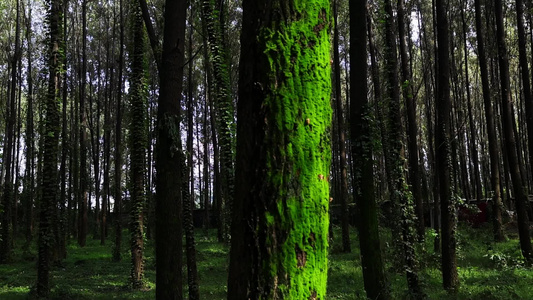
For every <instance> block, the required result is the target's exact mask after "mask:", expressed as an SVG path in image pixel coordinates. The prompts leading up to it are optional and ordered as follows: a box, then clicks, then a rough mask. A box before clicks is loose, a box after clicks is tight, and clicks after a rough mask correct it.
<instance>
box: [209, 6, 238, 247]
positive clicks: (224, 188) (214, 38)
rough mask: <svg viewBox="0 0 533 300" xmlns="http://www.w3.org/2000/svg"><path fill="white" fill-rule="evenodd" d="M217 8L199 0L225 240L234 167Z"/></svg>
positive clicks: (226, 71)
mask: <svg viewBox="0 0 533 300" xmlns="http://www.w3.org/2000/svg"><path fill="white" fill-rule="evenodd" d="M222 13H223V12H222V10H221V5H217V1H215V0H203V2H202V19H203V21H204V22H205V27H206V32H207V39H208V42H209V43H208V44H209V50H210V53H211V56H210V59H211V62H212V64H213V79H214V80H213V81H212V83H213V89H214V93H213V94H214V96H215V97H214V101H213V103H214V107H215V117H216V125H217V126H216V127H217V129H218V133H219V140H218V142H219V145H220V148H219V152H220V153H219V161H220V175H221V176H219V177H218V180H219V183H220V187H221V194H220V196H221V198H219V200H220V201H221V204H223V213H221V214H220V216H219V217H220V218H222V221H223V226H224V228H223V236H224V239H225V240H227V236H228V233H229V225H230V220H229V219H230V215H231V213H230V212H231V207H232V202H233V200H232V199H233V190H234V172H233V169H234V166H233V146H234V142H233V136H234V134H233V129H232V128H233V124H234V121H233V118H234V108H233V101H232V98H231V94H230V93H231V85H230V67H229V63H228V56H227V52H226V45H225V43H224V30H223V28H224V27H223V23H222V21H221V18H220V16H221V14H222Z"/></svg>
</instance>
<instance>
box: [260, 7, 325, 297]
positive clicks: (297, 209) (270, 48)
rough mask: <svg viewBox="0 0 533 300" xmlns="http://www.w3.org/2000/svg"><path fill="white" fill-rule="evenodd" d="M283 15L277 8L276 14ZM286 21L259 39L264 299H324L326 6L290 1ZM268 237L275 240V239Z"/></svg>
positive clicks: (264, 30)
mask: <svg viewBox="0 0 533 300" xmlns="http://www.w3.org/2000/svg"><path fill="white" fill-rule="evenodd" d="M280 10H283V8H280ZM290 11H291V12H292V15H291V16H289V17H286V18H287V19H288V20H286V19H284V17H283V16H284V14H282V13H280V15H279V16H278V17H279V20H278V21H275V22H273V23H272V24H271V26H270V27H269V28H264V29H263V30H262V32H261V34H260V36H259V37H258V41H259V42H260V43H263V45H264V47H263V49H265V50H264V54H265V55H266V57H267V59H268V64H269V67H270V74H269V79H270V83H271V84H270V86H269V87H268V88H267V90H268V91H269V94H268V96H267V99H266V100H265V109H266V110H267V113H266V116H267V122H268V124H271V125H270V126H271V127H270V128H269V129H268V132H267V134H266V139H265V143H266V144H267V145H268V146H269V147H266V148H267V149H269V150H268V151H269V153H267V168H268V178H269V181H270V182H269V185H270V186H271V187H273V188H274V189H275V190H276V191H277V197H278V198H277V199H275V200H276V205H275V206H274V207H275V208H276V210H275V211H270V212H267V213H266V216H265V218H266V223H267V224H266V226H267V227H268V232H275V233H276V234H272V235H270V237H269V238H267V242H266V243H267V245H271V246H272V247H273V248H274V249H272V251H271V255H270V256H269V261H266V262H264V264H263V266H264V268H265V270H264V274H268V276H270V277H272V282H274V286H273V288H274V289H275V290H274V291H272V292H271V294H270V296H269V297H268V299H270V298H273V297H277V298H280V299H325V294H326V282H327V250H328V227H329V217H328V209H329V183H328V174H329V167H330V166H329V164H330V160H331V154H330V140H329V126H330V124H331V107H330V93H331V79H330V71H331V70H330V65H329V62H330V44H329V37H328V27H329V16H330V8H329V1H323V0H322V1H319V0H315V1H303V0H300V1H294V2H293V3H292V7H291V9H290ZM274 239H275V240H274Z"/></svg>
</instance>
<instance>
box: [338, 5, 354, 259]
mask: <svg viewBox="0 0 533 300" xmlns="http://www.w3.org/2000/svg"><path fill="white" fill-rule="evenodd" d="M337 2H338V1H337V0H334V2H333V10H334V11H333V19H334V22H335V24H334V26H335V28H334V30H333V63H334V64H335V67H334V69H335V109H336V110H337V111H336V113H337V127H338V134H339V156H340V162H339V163H340V166H339V167H340V192H341V193H340V195H339V196H340V202H341V206H342V213H341V222H342V226H341V227H342V249H343V251H344V252H351V251H352V249H351V245H350V223H349V221H350V220H349V219H350V215H349V211H348V202H349V199H348V175H347V173H348V171H347V168H346V164H347V162H346V145H345V138H344V117H343V115H342V110H343V109H342V93H341V70H340V68H341V65H340V59H339V29H338V26H337V18H338V3H337Z"/></svg>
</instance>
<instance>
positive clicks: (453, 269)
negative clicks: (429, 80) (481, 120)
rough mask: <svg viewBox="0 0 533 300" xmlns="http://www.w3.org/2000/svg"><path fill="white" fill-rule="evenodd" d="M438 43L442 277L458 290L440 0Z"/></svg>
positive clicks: (440, 2) (439, 4)
mask: <svg viewBox="0 0 533 300" xmlns="http://www.w3.org/2000/svg"><path fill="white" fill-rule="evenodd" d="M436 14H437V42H438V45H439V46H438V50H437V54H438V72H437V73H438V88H437V126H436V127H437V128H436V131H435V146H436V148H437V150H436V157H437V159H436V165H437V166H436V167H437V174H438V180H439V193H440V209H441V221H442V234H441V236H442V278H443V285H444V288H445V289H446V290H456V289H457V288H458V285H459V278H458V277H457V255H456V244H457V242H456V238H455V231H456V227H457V220H456V217H455V210H456V208H455V202H454V200H453V198H452V193H451V192H452V190H451V184H450V175H451V174H450V171H451V170H450V108H451V100H450V57H449V54H448V49H450V47H449V28H448V16H447V10H446V4H445V1H444V0H436Z"/></svg>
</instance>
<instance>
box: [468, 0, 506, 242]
mask: <svg viewBox="0 0 533 300" xmlns="http://www.w3.org/2000/svg"><path fill="white" fill-rule="evenodd" d="M480 2H481V0H475V1H474V5H475V12H476V36H477V44H478V51H477V53H478V59H479V68H480V73H481V86H482V89H483V103H484V106H485V118H486V123H487V124H486V125H487V136H488V140H489V157H490V173H491V184H492V191H493V193H494V195H493V198H492V212H493V215H492V224H493V233H494V240H495V241H503V240H504V239H505V237H504V235H503V230H502V213H501V212H502V208H503V204H502V196H501V187H500V167H499V161H500V158H499V154H498V153H499V151H498V140H497V139H496V129H495V126H494V112H493V109H492V99H491V96H490V95H491V92H490V85H489V74H488V68H487V58H486V53H485V41H484V34H483V24H482V23H481V3H480Z"/></svg>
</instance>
